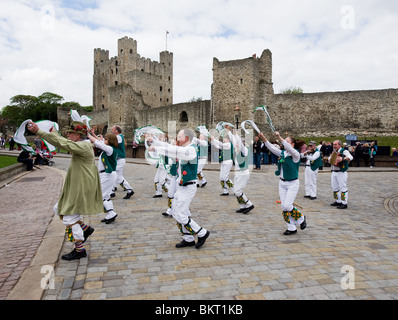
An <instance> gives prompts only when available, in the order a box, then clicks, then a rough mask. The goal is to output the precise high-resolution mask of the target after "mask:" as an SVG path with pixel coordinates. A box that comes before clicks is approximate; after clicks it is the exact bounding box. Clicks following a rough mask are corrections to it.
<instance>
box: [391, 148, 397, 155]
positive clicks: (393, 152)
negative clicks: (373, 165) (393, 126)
mask: <svg viewBox="0 0 398 320" xmlns="http://www.w3.org/2000/svg"><path fill="white" fill-rule="evenodd" d="M392 155H393V156H398V151H397V148H392Z"/></svg>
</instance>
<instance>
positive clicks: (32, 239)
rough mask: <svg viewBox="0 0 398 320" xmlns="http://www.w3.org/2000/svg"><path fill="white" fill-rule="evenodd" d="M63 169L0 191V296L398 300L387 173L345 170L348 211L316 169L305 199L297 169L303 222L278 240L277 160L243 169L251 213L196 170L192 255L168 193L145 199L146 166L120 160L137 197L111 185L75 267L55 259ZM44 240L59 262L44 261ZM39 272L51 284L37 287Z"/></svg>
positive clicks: (59, 165)
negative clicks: (107, 216)
mask: <svg viewBox="0 0 398 320" xmlns="http://www.w3.org/2000/svg"><path fill="white" fill-rule="evenodd" d="M134 162H139V161H134ZM66 168H67V161H65V160H62V159H56V166H55V168H49V167H44V168H42V170H41V171H39V170H36V171H34V172H32V173H29V174H27V175H24V176H23V177H21V178H20V179H17V180H15V181H14V182H12V183H11V184H10V186H9V187H3V188H1V189H0V197H1V199H2V209H1V215H2V221H3V222H2V224H1V226H0V228H1V230H0V231H1V232H2V237H1V240H0V241H1V246H0V267H1V271H0V293H1V294H2V296H0V299H5V298H8V299H19V298H23V299H45V300H52V299H57V300H64V299H140V300H144V299H173V300H174V299H176V300H177V299H178V300H182V299H184V300H202V299H210V300H217V299H245V300H249V299H255V300H259V299H398V242H397V239H398V232H397V230H398V210H397V209H398V206H397V201H398V191H397V190H396V188H395V186H396V178H397V177H398V170H397V171H395V169H394V168H393V169H385V170H384V169H382V168H374V169H373V170H372V169H362V170H357V168H352V169H350V172H349V183H348V185H349V192H350V194H349V208H348V210H338V209H335V208H333V207H331V206H330V205H329V204H330V203H331V202H332V193H331V190H330V172H329V171H327V170H325V171H324V172H321V173H320V174H319V178H318V199H317V200H313V201H311V200H308V199H304V198H303V195H304V191H303V190H304V179H303V170H301V171H302V172H301V173H300V182H301V186H300V191H299V195H298V196H297V199H296V202H297V203H298V204H299V205H300V206H302V207H303V209H302V212H303V213H304V214H305V215H306V217H307V224H308V226H307V229H305V230H304V231H301V230H299V231H298V233H297V234H295V235H292V236H284V235H282V233H283V231H284V230H285V223H284V221H283V218H282V214H281V208H280V205H278V204H276V200H277V199H278V191H277V190H278V187H277V185H278V178H277V177H276V176H275V175H274V169H275V167H272V166H267V167H264V166H263V169H262V170H261V172H257V171H256V172H252V174H251V178H250V181H249V184H248V187H247V192H246V193H247V195H248V197H249V198H250V199H251V200H252V202H253V203H254V205H255V209H254V210H253V211H251V212H250V213H249V214H248V215H243V214H238V213H236V212H235V210H236V209H237V207H238V203H237V201H236V198H235V197H233V196H229V197H220V196H219V193H220V185H219V182H218V175H219V172H218V171H216V170H211V171H205V175H206V178H207V179H208V181H209V182H208V185H207V186H206V187H205V188H199V189H198V191H197V195H196V197H195V199H194V201H193V203H192V206H191V212H192V214H193V217H194V219H195V220H196V221H197V222H198V223H199V224H200V225H202V226H203V227H205V228H207V229H209V230H210V232H211V235H210V237H209V238H208V240H207V242H206V244H205V245H204V246H203V247H202V248H201V249H200V250H197V249H195V248H184V249H176V248H175V244H176V243H177V242H179V241H180V233H179V230H178V228H177V226H176V224H175V222H174V220H173V219H172V218H165V217H163V216H161V214H160V213H161V212H163V211H164V210H165V209H166V205H167V197H166V196H165V195H164V196H163V198H157V199H153V198H152V196H153V194H154V187H153V177H154V175H155V168H154V167H151V166H148V165H143V164H139V163H132V161H129V163H128V164H127V165H126V168H125V177H126V178H127V179H128V180H129V182H130V183H131V184H132V185H133V186H134V191H135V195H134V196H133V197H132V198H131V199H129V200H124V199H122V197H123V195H124V193H123V192H121V191H117V194H116V200H115V201H114V206H115V210H116V211H117V213H118V218H117V220H116V222H115V223H113V224H109V225H105V224H103V223H101V222H100V220H101V219H102V218H103V215H98V216H93V217H90V218H87V219H85V221H86V222H88V223H89V224H90V225H91V226H92V227H94V228H95V232H94V233H93V235H92V236H91V237H90V238H89V240H88V241H87V242H86V248H87V249H88V257H87V258H84V259H81V260H79V261H72V262H67V261H63V260H61V259H60V255H61V254H63V253H67V252H70V251H71V250H72V244H71V243H70V242H67V241H64V236H63V232H64V227H63V225H62V223H61V222H60V221H59V220H57V219H54V220H53V216H52V211H51V208H52V206H53V204H54V203H55V202H56V201H57V199H58V195H59V192H60V189H61V186H62V175H63V173H64V172H65V169H66ZM209 168H210V169H216V168H217V165H211V166H209ZM231 176H232V177H233V174H232V175H231ZM41 177H44V178H43V179H42V180H39V178H41ZM27 178H31V180H30V181H27V180H26V179H27ZM35 179H36V180H35ZM21 191H22V195H23V196H22V197H17V196H16V193H17V192H21ZM3 199H5V201H4V200H3ZM44 199H46V200H44ZM49 225H50V227H49V228H48V232H47V233H45V230H46V229H47V226H49ZM55 230H56V231H55ZM5 235H6V236H5ZM60 239H61V241H60ZM41 240H42V242H41ZM40 244H41V245H40ZM52 247H53V248H54V247H55V248H56V249H57V250H58V252H57V255H56V257H55V258H54V255H53V256H52V258H51V259H44V257H46V254H42V253H43V252H48V251H49V250H50V249H51V248H52ZM35 250H37V252H41V253H40V254H36V256H35V255H34V252H35ZM38 256H42V257H43V259H38ZM35 260H36V261H35ZM38 260H40V261H38ZM54 267H55V272H54V274H55V277H54V279H50V275H51V272H50V271H47V270H51V268H54ZM24 268H25V269H24ZM24 270H25V271H24ZM32 279H33V280H32ZM48 279H49V283H50V285H51V287H50V288H48V289H46V290H44V291H43V290H41V291H40V289H41V288H42V287H44V286H45V285H46V284H47V282H46V281H45V280H48ZM18 280H19V281H18ZM29 280H31V281H30V287H28V288H31V289H26V288H27V287H26V283H27V282H29ZM43 283H44V284H43ZM34 289H37V291H38V292H37V295H33V291H34Z"/></svg>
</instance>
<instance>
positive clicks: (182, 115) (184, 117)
mask: <svg viewBox="0 0 398 320" xmlns="http://www.w3.org/2000/svg"><path fill="white" fill-rule="evenodd" d="M180 122H188V114H187V113H186V112H185V111H183V112H181V113H180Z"/></svg>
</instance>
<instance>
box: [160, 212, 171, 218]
mask: <svg viewBox="0 0 398 320" xmlns="http://www.w3.org/2000/svg"><path fill="white" fill-rule="evenodd" d="M162 216H165V217H171V216H172V215H171V214H168V213H167V212H162Z"/></svg>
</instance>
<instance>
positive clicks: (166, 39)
mask: <svg viewBox="0 0 398 320" xmlns="http://www.w3.org/2000/svg"><path fill="white" fill-rule="evenodd" d="M168 34H169V32H168V31H167V30H166V51H167V35H168Z"/></svg>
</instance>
